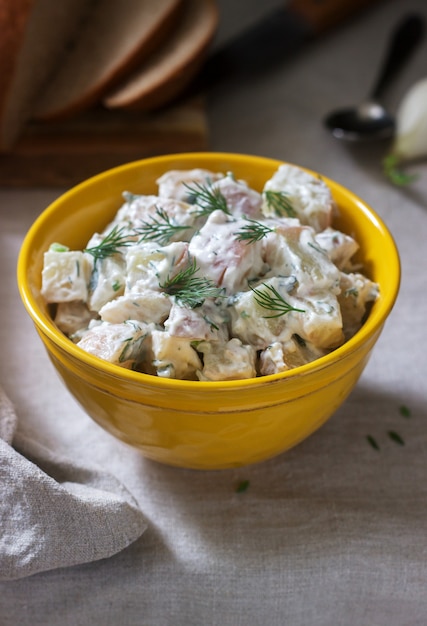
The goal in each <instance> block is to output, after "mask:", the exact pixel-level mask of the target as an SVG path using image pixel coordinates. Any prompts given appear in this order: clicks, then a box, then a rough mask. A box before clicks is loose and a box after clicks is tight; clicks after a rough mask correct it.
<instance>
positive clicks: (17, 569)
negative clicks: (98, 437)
mask: <svg viewBox="0 0 427 626" xmlns="http://www.w3.org/2000/svg"><path fill="white" fill-rule="evenodd" d="M16 426H17V416H16V413H15V411H14V407H13V406H12V404H11V402H10V401H9V399H8V398H7V396H6V395H5V393H4V391H3V390H2V388H1V387H0V580H1V581H6V580H13V579H17V578H23V577H25V576H29V575H31V574H35V573H36V572H41V571H45V570H50V569H55V568H58V567H66V566H70V565H77V564H80V563H88V562H90V561H95V560H97V559H103V558H106V557H109V556H111V555H113V554H115V553H117V552H119V551H120V550H122V549H123V548H125V547H126V546H128V545H129V544H130V543H132V542H133V541H135V540H136V539H137V538H138V537H139V536H140V535H141V534H142V533H143V532H144V530H145V529H146V522H145V519H144V516H143V514H142V513H141V511H140V509H139V508H138V505H137V503H136V501H135V500H134V498H133V497H132V495H131V494H130V493H129V492H128V491H127V489H126V488H125V487H124V486H123V485H122V484H121V483H120V482H119V481H117V480H116V479H115V478H114V477H113V476H111V475H109V474H108V473H106V472H103V471H101V470H100V469H98V468H96V467H82V466H81V465H78V464H76V463H75V462H74V461H73V460H70V459H66V458H63V457H59V456H58V455H56V454H55V453H53V452H52V451H50V450H48V449H47V448H45V447H44V446H42V445H40V444H38V443H37V442H35V441H32V440H30V439H29V438H25V437H24V436H23V435H20V434H19V433H17V432H16ZM12 442H13V446H12Z"/></svg>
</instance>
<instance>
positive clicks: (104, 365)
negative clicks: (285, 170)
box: [17, 151, 401, 391]
mask: <svg viewBox="0 0 427 626" xmlns="http://www.w3.org/2000/svg"><path fill="white" fill-rule="evenodd" d="M212 158H213V159H214V160H218V161H220V160H227V159H240V160H241V161H242V162H243V161H246V162H248V163H255V162H256V161H258V162H259V161H262V162H263V163H265V164H266V165H271V166H275V167H278V166H279V165H281V164H291V163H290V162H288V161H284V160H281V159H273V158H269V157H264V156H257V155H252V154H243V153H242V154H240V153H233V152H206V151H203V152H184V153H176V154H168V155H161V156H154V157H149V158H143V159H138V160H135V161H130V162H128V163H124V164H122V165H119V166H116V167H113V168H110V169H108V170H105V171H102V172H100V173H98V174H96V175H94V176H91V177H90V178H88V179H86V180H84V181H82V182H80V183H78V184H77V185H74V186H73V187H71V188H70V189H68V190H66V191H65V192H64V193H62V194H61V195H60V196H58V197H57V198H56V199H55V200H53V201H52V202H51V203H50V204H49V205H48V206H47V207H46V208H45V209H44V210H43V211H42V212H41V213H40V215H39V216H38V217H37V218H36V219H35V221H34V222H33V224H32V225H31V226H30V228H29V229H28V231H27V233H26V235H25V237H24V240H23V242H22V244H21V248H20V251H19V255H18V262H17V282H18V290H19V293H20V296H21V300H22V302H23V304H24V306H25V308H26V310H27V312H28V314H29V316H30V317H31V319H32V321H33V323H34V324H35V326H36V328H37V330H38V331H39V333H40V332H41V333H42V334H44V335H46V336H47V337H48V338H49V339H50V341H51V342H52V343H53V344H55V345H56V347H57V348H60V349H61V350H62V351H63V352H65V353H67V354H70V355H71V356H73V357H74V358H75V359H76V360H79V361H83V362H84V363H85V364H86V365H88V366H89V367H91V368H94V369H95V370H101V371H102V372H104V373H105V374H108V375H110V376H113V377H115V378H117V377H120V378H122V379H124V380H127V381H129V382H133V383H135V382H136V383H138V382H139V383H140V384H142V383H145V384H147V383H148V384H149V385H151V386H154V387H158V388H159V389H165V390H166V389H175V390H178V389H179V390H181V391H185V390H194V389H195V388H197V389H200V390H201V389H203V388H206V389H210V390H215V389H219V388H222V389H235V390H238V389H244V388H245V387H248V386H251V387H253V386H256V385H260V384H265V383H272V382H276V381H280V380H286V379H290V378H295V377H302V376H307V375H308V374H310V373H313V372H315V371H320V370H322V369H324V368H327V367H329V366H330V365H332V364H334V363H336V362H337V361H339V360H340V359H342V358H343V357H344V356H346V355H349V354H352V353H353V352H355V351H357V350H359V349H360V348H361V346H362V345H363V344H365V343H366V341H367V340H368V339H369V338H370V337H372V336H373V335H375V334H376V333H379V332H380V331H381V329H382V326H383V325H384V323H385V321H386V319H387V317H388V316H389V314H390V312H391V310H392V308H393V306H394V304H395V301H396V299H397V295H398V292H399V287H400V280H401V265H400V257H399V252H398V249H397V246H396V243H395V241H394V238H393V236H392V234H391V232H390V230H389V229H388V227H387V226H386V224H385V222H384V221H383V220H382V219H381V218H380V217H379V215H378V214H377V213H376V212H375V211H374V209H372V207H370V206H369V205H368V204H367V203H366V202H365V201H364V200H362V199H361V198H360V197H359V196H358V195H356V194H355V193H354V192H352V191H351V190H350V189H348V188H346V187H344V186H343V185H341V184H340V183H338V182H337V181H335V180H333V179H330V178H329V177H328V176H325V175H323V174H319V172H316V171H314V170H311V169H308V168H306V167H304V166H300V165H298V166H297V167H299V168H300V169H302V170H304V171H306V172H308V173H310V174H312V175H315V176H319V175H320V176H321V177H322V179H323V180H324V181H325V182H326V184H327V185H328V186H330V188H332V191H334V190H335V191H339V193H340V195H341V196H343V197H346V198H347V199H348V200H349V202H350V203H351V204H353V205H356V206H357V207H358V209H359V210H361V211H362V212H363V213H364V214H365V215H366V216H367V217H368V219H369V221H370V222H371V223H372V224H374V226H375V228H376V229H377V230H379V231H381V234H382V236H383V238H384V240H385V241H386V242H387V244H388V247H389V252H390V254H391V259H390V261H392V264H391V267H390V271H391V273H392V275H393V276H394V277H395V280H394V285H393V287H392V289H390V291H389V293H388V294H385V295H383V296H382V297H381V299H380V301H379V302H378V303H377V305H376V307H375V308H374V310H373V311H371V312H370V314H369V316H368V318H367V320H366V321H365V322H364V324H363V326H362V327H361V328H360V329H359V330H358V331H357V332H356V333H355V335H353V337H351V338H350V339H348V340H347V341H346V342H344V343H343V344H342V345H341V346H339V347H338V348H336V349H334V350H332V351H331V352H330V353H328V354H326V355H324V356H322V357H319V358H318V359H316V360H314V361H311V362H310V363H306V364H304V365H301V366H299V367H296V368H293V369H290V370H287V371H285V372H279V373H276V374H269V375H266V376H258V377H254V378H246V379H242V380H226V381H224V380H222V381H194V380H181V379H169V378H162V377H159V376H154V375H152V374H145V373H142V372H135V371H133V370H129V369H127V368H123V367H121V366H119V365H115V364H113V363H109V362H108V361H104V360H103V359H101V358H99V357H96V356H94V355H92V354H89V353H88V352H86V351H85V350H83V349H82V348H79V347H78V346H77V345H76V344H74V343H73V342H72V341H70V340H69V339H68V338H67V337H66V336H65V335H64V334H63V333H61V331H60V330H58V329H57V328H56V326H55V325H54V323H53V320H51V319H50V318H48V316H47V315H45V313H44V312H43V311H42V309H41V308H40V307H39V305H38V303H37V299H36V297H35V296H34V293H33V290H32V288H31V286H30V284H29V280H28V273H27V267H28V266H29V265H30V263H31V251H32V244H33V241H34V239H35V236H36V234H37V233H38V232H39V231H40V229H41V228H42V227H43V224H44V223H45V222H46V220H47V219H48V218H49V217H50V215H51V214H54V213H55V212H56V211H57V210H58V207H60V206H61V205H62V203H63V202H64V200H67V199H68V198H70V197H73V196H75V195H78V194H80V193H82V192H84V191H85V190H86V189H88V188H90V187H92V186H94V185H96V184H99V183H100V182H102V181H104V180H106V179H109V178H110V177H111V176H119V175H120V174H121V173H122V172H125V171H129V170H131V169H135V170H137V169H138V168H139V167H141V166H142V167H143V166H144V165H146V164H151V163H153V164H160V163H162V162H164V163H165V164H166V163H170V162H171V161H173V160H179V161H191V160H195V159H202V160H203V159H212Z"/></svg>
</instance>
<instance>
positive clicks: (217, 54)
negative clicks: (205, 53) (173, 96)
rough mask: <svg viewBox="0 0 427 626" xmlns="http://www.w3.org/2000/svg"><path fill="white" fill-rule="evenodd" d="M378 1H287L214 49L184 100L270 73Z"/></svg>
mask: <svg viewBox="0 0 427 626" xmlns="http://www.w3.org/2000/svg"><path fill="white" fill-rule="evenodd" d="M379 1H382V0H291V1H290V2H288V3H286V4H283V5H280V6H278V7H276V8H274V9H273V10H270V11H269V12H268V13H267V14H266V15H265V16H263V17H262V18H261V19H260V20H259V21H258V22H256V23H255V24H254V25H252V26H251V27H249V28H247V29H245V30H244V31H243V32H241V33H239V34H238V35H237V36H235V37H233V38H232V39H231V40H230V41H229V42H228V43H225V44H224V45H223V46H221V47H220V48H218V49H217V50H214V51H213V52H212V53H211V54H210V56H209V57H208V58H207V60H206V61H205V63H204V65H203V66H202V68H201V70H200V71H199V73H198V75H197V76H196V78H195V80H194V81H193V82H192V84H191V85H190V87H189V89H187V91H186V94H185V95H186V97H188V96H189V95H197V94H200V93H202V92H207V91H210V90H211V89H213V88H214V87H215V86H217V85H219V84H221V83H231V82H238V81H242V80H247V79H249V78H251V77H253V76H254V74H257V73H260V72H265V71H267V70H271V69H272V68H274V67H275V66H276V65H277V64H279V63H282V62H283V61H284V60H285V59H287V58H289V56H290V55H291V54H293V53H295V52H296V51H298V49H300V48H302V47H303V45H304V44H305V43H306V42H308V41H310V40H312V39H314V38H315V37H317V36H319V35H321V34H323V33H324V32H326V31H327V30H329V29H332V28H333V27H335V26H337V25H338V24H340V23H342V22H343V21H345V19H347V18H349V17H351V16H352V15H354V14H355V13H356V12H359V11H361V10H362V9H365V8H367V7H372V6H373V5H374V4H378V2H379Z"/></svg>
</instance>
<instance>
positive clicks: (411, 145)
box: [391, 78, 427, 162]
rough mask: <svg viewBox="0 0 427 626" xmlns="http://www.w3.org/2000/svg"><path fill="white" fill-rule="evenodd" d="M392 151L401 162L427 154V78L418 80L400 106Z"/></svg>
mask: <svg viewBox="0 0 427 626" xmlns="http://www.w3.org/2000/svg"><path fill="white" fill-rule="evenodd" d="M391 153H392V154H393V155H395V156H396V157H397V159H398V161H399V162H402V161H409V160H413V159H419V158H423V157H426V156H427V78H423V79H421V80H419V81H418V82H416V83H415V84H414V85H413V86H412V87H411V88H410V89H409V91H408V92H407V93H406V94H405V96H404V98H403V100H402V102H401V103H400V105H399V107H398V110H397V113H396V136H395V140H394V143H393V146H392V150H391Z"/></svg>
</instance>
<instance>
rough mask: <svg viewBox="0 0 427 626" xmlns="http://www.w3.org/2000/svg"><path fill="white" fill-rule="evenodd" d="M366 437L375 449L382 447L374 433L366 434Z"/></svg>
mask: <svg viewBox="0 0 427 626" xmlns="http://www.w3.org/2000/svg"><path fill="white" fill-rule="evenodd" d="M366 439H367V441H368V443H370V444H371V446H372V447H373V448H374V450H379V449H380V447H379V445H378V443H377V440H376V439H374V437H372V435H366Z"/></svg>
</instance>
